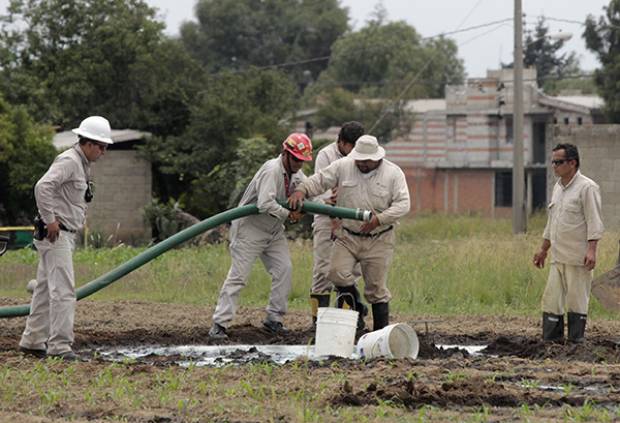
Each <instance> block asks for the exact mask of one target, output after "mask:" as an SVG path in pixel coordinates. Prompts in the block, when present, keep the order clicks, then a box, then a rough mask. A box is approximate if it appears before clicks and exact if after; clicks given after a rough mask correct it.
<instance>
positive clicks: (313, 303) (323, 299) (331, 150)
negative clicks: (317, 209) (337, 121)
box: [310, 121, 368, 330]
mask: <svg viewBox="0 0 620 423" xmlns="http://www.w3.org/2000/svg"><path fill="white" fill-rule="evenodd" d="M363 134H364V126H363V125H362V124H361V123H359V122H355V121H351V122H345V123H344V124H343V125H342V127H341V128H340V132H339V133H338V139H337V140H336V141H335V142H333V143H331V144H329V145H327V146H325V147H324V148H322V149H321V150H320V151H319V153H318V154H317V156H316V160H315V161H314V173H315V174H316V173H319V172H320V171H321V170H322V169H325V168H326V167H327V166H329V165H330V164H332V163H333V162H335V161H336V160H338V159H342V158H343V157H346V156H347V155H348V154H349V153H350V152H351V151H352V150H353V147H355V142H356V141H357V139H358V138H359V137H361V136H362V135H363ZM337 198H338V191H337V189H336V188H332V189H331V190H328V191H326V192H325V193H323V194H322V195H319V196H318V197H315V198H313V199H312V201H315V202H317V203H324V204H331V205H333V204H336V200H337ZM340 223H341V222H340V219H336V218H331V217H329V216H324V215H320V214H315V215H314V223H313V224H312V242H313V252H314V264H313V267H312V286H311V288H310V311H311V316H312V324H313V325H316V319H317V313H318V308H319V307H329V302H330V297H331V292H332V290H333V288H334V284H333V283H332V282H331V281H330V280H329V278H328V272H329V259H330V257H331V253H332V245H333V243H334V240H335V232H336V230H337V229H338V228H339V227H340ZM360 272H361V271H360V269H359V266H357V267H356V269H355V273H356V274H357V276H358V279H359V276H360V275H361V273H360ZM356 298H358V299H359V293H357V295H356ZM357 304H358V306H357V307H356V310H357V311H358V312H360V315H359V317H360V318H359V320H358V330H362V329H364V316H365V315H366V314H368V308H367V307H366V306H365V305H363V304H362V303H361V301H358V302H357Z"/></svg>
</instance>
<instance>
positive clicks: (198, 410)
mask: <svg viewBox="0 0 620 423" xmlns="http://www.w3.org/2000/svg"><path fill="white" fill-rule="evenodd" d="M10 303H11V302H10V301H9V300H7V299H4V300H2V299H0V304H1V305H7V304H10ZM211 313H212V309H211V308H201V307H196V306H186V305H170V304H149V303H137V302H127V303H102V302H90V301H82V302H80V303H79V305H78V312H77V316H76V344H75V348H76V350H77V351H78V352H79V354H80V356H81V358H83V360H84V362H83V363H82V362H81V363H78V364H71V365H69V364H65V363H57V362H50V361H49V360H48V361H43V362H41V361H40V360H37V359H34V358H27V357H24V356H22V355H21V354H20V353H18V352H16V346H17V342H18V340H19V335H20V333H21V331H22V329H23V326H24V321H25V319H24V318H17V319H0V421H7V420H9V419H11V420H12V421H47V420H56V419H61V420H64V419H72V420H78V421H82V420H83V421H93V420H106V421H107V420H123V421H139V422H147V421H153V422H170V421H244V422H245V421H269V420H271V421H347V418H346V417H347V416H349V417H350V420H351V421H354V420H356V421H360V416H361V420H362V421H363V420H364V419H366V420H367V421H410V420H417V419H421V420H425V421H428V420H437V421H442V420H446V419H454V420H470V421H489V420H491V421H517V420H519V421H520V420H533V421H541V420H549V421H553V420H555V419H565V420H579V421H583V420H592V421H600V420H608V421H613V420H617V419H619V418H620V414H619V413H620V412H619V409H618V404H620V345H619V344H618V343H617V341H618V340H619V339H620V331H619V330H620V322H617V321H593V322H588V323H589V326H588V340H587V342H586V343H584V344H581V345H571V344H567V345H559V344H551V345H548V344H543V343H541V342H540V341H539V321H538V319H529V318H517V317H502V316H494V317H453V316H451V317H443V318H437V317H436V316H434V317H429V316H417V315H412V316H403V315H392V316H391V321H392V322H407V323H410V324H411V325H412V326H413V327H414V328H415V329H416V331H417V332H418V336H419V338H420V345H421V348H420V354H419V357H418V359H417V360H409V359H407V360H384V359H376V360H369V361H364V360H345V359H335V358H333V359H329V360H326V361H323V362H314V361H301V360H297V361H295V362H292V363H287V364H284V365H282V366H263V367H260V364H261V363H262V359H261V358H260V357H259V358H258V359H256V360H255V361H254V362H252V363H250V364H246V365H242V366H228V367H226V368H224V369H217V368H207V367H201V368H195V369H192V370H191V371H190V373H191V374H189V373H188V374H187V375H185V376H184V377H185V378H186V379H184V383H186V385H183V386H185V388H183V387H181V388H177V390H174V389H171V390H170V392H169V393H170V394H171V396H170V398H164V399H163V400H162V397H161V395H162V392H163V391H161V390H157V389H159V388H158V387H157V386H155V385H156V383H155V381H161V380H167V379H165V377H172V376H171V375H175V374H177V375H178V374H185V373H184V372H186V371H187V370H186V369H183V368H181V367H179V366H176V365H172V364H170V361H171V360H172V359H173V357H169V358H161V357H146V358H144V359H140V360H137V361H135V362H134V361H132V362H123V364H122V365H115V367H113V368H112V370H111V372H112V373H113V374H114V375H115V378H116V379H117V380H121V379H123V380H124V378H127V379H128V382H127V383H135V385H131V386H135V387H141V388H142V389H139V390H138V391H139V392H140V395H142V396H143V397H144V401H141V402H140V403H139V405H138V406H136V403H133V405H132V402H131V395H132V392H134V391H131V390H126V391H125V393H124V394H123V393H122V392H121V393H118V397H115V393H114V391H112V390H109V392H108V391H106V392H108V394H106V395H105V396H102V397H101V398H99V399H97V400H94V401H90V399H91V397H90V396H88V395H86V394H85V392H88V389H89V388H91V387H94V386H95V385H94V383H95V382H93V381H99V380H100V378H101V375H102V374H103V373H104V371H108V370H107V369H110V366H111V363H110V362H108V361H104V360H103V359H102V358H101V357H99V356H97V355H96V354H94V350H95V349H97V348H100V347H102V346H116V347H119V348H120V347H127V346H136V345H147V344H157V345H186V344H209V340H208V337H207V332H208V330H209V326H210V324H211V321H210V317H211ZM262 318H263V312H262V310H248V309H242V310H241V311H240V313H239V315H238V318H237V320H236V322H235V325H234V326H233V327H232V328H231V331H230V333H231V339H230V341H228V342H227V343H228V344H307V343H309V342H310V341H311V339H312V335H313V332H312V331H310V330H308V327H309V324H308V317H307V316H306V315H305V314H304V313H302V312H292V313H291V314H289V316H287V320H286V324H287V326H288V327H289V328H290V329H292V330H293V333H292V334H291V335H290V336H289V337H287V338H282V337H273V336H270V335H269V334H267V333H265V332H263V331H262V330H261V329H259V327H260V322H261V321H262ZM424 319H432V320H437V319H439V320H440V321H435V322H432V323H430V324H429V328H428V329H429V330H428V333H426V329H425V325H424V324H423V323H420V322H419V321H420V320H424ZM368 323H371V320H370V319H369V320H368ZM447 344H458V345H488V347H487V349H486V350H484V351H483V353H482V354H480V355H474V356H470V355H469V354H467V353H466V352H464V351H463V350H458V349H448V350H444V349H440V348H438V347H437V345H447ZM40 363H45V364H47V365H48V366H49V368H50V369H52V370H51V371H52V373H54V372H55V374H62V375H65V379H67V380H66V381H65V382H63V383H64V385H61V386H62V390H63V391H64V392H63V393H62V395H61V396H60V400H58V401H55V402H54V401H51V402H49V401H48V402H45V401H44V399H45V397H44V395H45V393H41V392H37V390H36V389H35V388H33V387H30V388H28V385H29V384H31V385H32V386H36V384H35V382H33V381H32V379H33V376H32V375H33V374H34V370H33V369H34V368H37V366H40ZM68 368H70V369H72V370H71V371H70V376H71V377H68V376H66V375H67V369H68ZM37 369H39V368H37ZM257 369H258V370H257ZM269 369H271V370H269ZM39 370H40V369H39ZM3 374H4V379H2V377H3V376H2V375H3ZM134 379H135V380H134ZM50 380H51V379H50ZM54 380H55V379H54ZM132 380H134V381H133V382H132ZM240 381H250V383H249V385H250V386H249V387H248V386H246V385H242V386H243V389H242V391H243V392H239V389H238V388H235V387H236V386H237V385H235V384H238V383H240ZM3 382H4V385H3ZM54 383H57V382H53V383H52V382H50V384H54ZM58 383H60V382H58ZM203 384H204V389H203V390H202V391H201V390H200V389H198V388H197V387H199V386H202V385H203ZM9 385H11V386H13V391H12V392H13V394H10V393H9V392H8V388H7V387H8V386H9ZM15 385H19V386H17V387H16V386H15ZM22 385H23V386H22ZM54 386H56V385H54ZM96 386H97V387H100V389H101V391H102V392H103V391H105V390H106V389H108V388H109V389H117V388H114V387H115V386H116V385H114V382H113V381H109V383H108V385H105V384H98V385H96ZM220 386H221V387H222V389H220V388H219V387H220ZM225 387H227V388H226V389H224V388H225ZM259 387H261V388H260V390H264V389H270V390H271V391H270V392H271V394H268V395H262V394H259V393H258V392H259ZM194 388H196V390H195V389H194ZM235 389H237V391H235ZM149 390H152V391H153V392H155V391H156V392H158V393H159V394H158V395H159V397H158V398H155V399H153V398H151V397H150V396H149ZM3 391H4V392H3ZM177 391H178V392H177ZM231 392H233V393H231ZM123 395H124V396H125V397H126V398H125V397H124V396H123ZM133 395H137V394H135V393H134V394H133ZM185 397H188V398H189V397H191V403H189V404H190V405H188V406H187V407H186V406H183V405H182V404H185V403H183V402H182V400H179V399H178V398H185ZM115 398H116V399H115ZM180 404H181V405H180ZM261 404H262V405H261ZM46 405H48V406H46ZM184 407H185V408H184ZM300 407H301V408H303V410H302V409H301V408H300ZM306 407H307V408H306Z"/></svg>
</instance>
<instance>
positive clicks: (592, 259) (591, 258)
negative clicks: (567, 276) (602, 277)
mask: <svg viewBox="0 0 620 423" xmlns="http://www.w3.org/2000/svg"><path fill="white" fill-rule="evenodd" d="M583 265H584V266H585V268H586V269H588V270H592V269H594V267H595V266H596V251H593V250H591V249H590V248H588V251H586V256H585V257H584V259H583Z"/></svg>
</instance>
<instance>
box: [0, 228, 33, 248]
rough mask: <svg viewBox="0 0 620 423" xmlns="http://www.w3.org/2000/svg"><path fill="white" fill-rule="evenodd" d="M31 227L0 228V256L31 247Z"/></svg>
mask: <svg viewBox="0 0 620 423" xmlns="http://www.w3.org/2000/svg"><path fill="white" fill-rule="evenodd" d="M33 231H34V227H33V226H0V254H3V253H4V252H5V251H6V250H7V249H8V250H15V249H18V248H24V247H28V246H29V245H32V232H33Z"/></svg>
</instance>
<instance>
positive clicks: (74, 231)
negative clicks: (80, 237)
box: [58, 223, 77, 234]
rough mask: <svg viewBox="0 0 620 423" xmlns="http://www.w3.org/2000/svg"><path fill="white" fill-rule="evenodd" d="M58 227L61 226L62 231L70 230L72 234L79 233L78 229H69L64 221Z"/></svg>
mask: <svg viewBox="0 0 620 423" xmlns="http://www.w3.org/2000/svg"><path fill="white" fill-rule="evenodd" d="M58 227H59V228H60V230H61V231H65V232H69V233H70V234H75V233H77V231H76V230H75V229H69V228H67V227H66V226H65V225H63V224H62V223H61V224H60V225H58Z"/></svg>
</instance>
